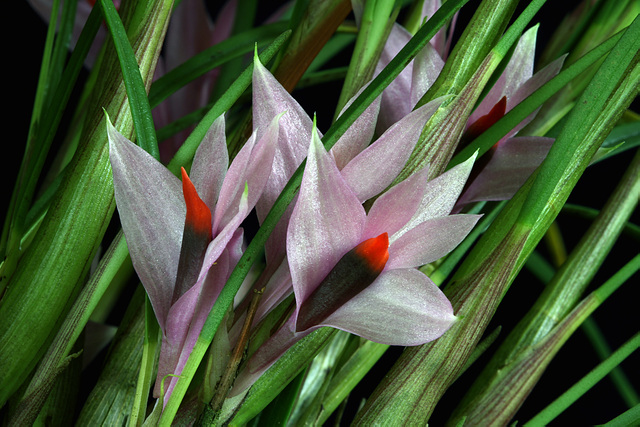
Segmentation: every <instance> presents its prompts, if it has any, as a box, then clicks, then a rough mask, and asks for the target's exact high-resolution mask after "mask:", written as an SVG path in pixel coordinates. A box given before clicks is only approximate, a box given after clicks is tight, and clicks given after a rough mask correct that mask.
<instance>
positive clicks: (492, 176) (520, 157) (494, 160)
mask: <svg viewBox="0 0 640 427" xmlns="http://www.w3.org/2000/svg"><path fill="white" fill-rule="evenodd" d="M553 141H554V139H553V138H544V137H537V136H523V137H515V138H509V139H507V140H505V141H501V142H500V143H498V144H497V146H496V148H495V150H494V151H493V154H492V155H491V159H490V160H489V162H488V163H487V165H486V166H485V167H484V168H483V169H482V170H481V171H480V173H479V174H478V176H477V177H476V178H475V179H474V180H473V182H472V183H471V184H470V185H469V187H468V188H467V189H466V190H465V191H464V193H463V194H462V196H460V200H459V201H458V206H462V205H464V204H467V203H471V202H476V201H480V200H507V199H510V198H511V197H512V196H513V195H514V194H515V193H516V191H518V190H519V189H520V187H522V184H524V182H525V181H526V180H527V179H528V178H529V176H530V175H531V174H532V173H533V171H534V170H535V169H536V168H537V167H538V166H540V164H541V163H542V161H543V160H544V158H545V157H546V156H547V153H548V152H549V150H550V149H551V145H552V144H553ZM487 154H489V153H487Z"/></svg>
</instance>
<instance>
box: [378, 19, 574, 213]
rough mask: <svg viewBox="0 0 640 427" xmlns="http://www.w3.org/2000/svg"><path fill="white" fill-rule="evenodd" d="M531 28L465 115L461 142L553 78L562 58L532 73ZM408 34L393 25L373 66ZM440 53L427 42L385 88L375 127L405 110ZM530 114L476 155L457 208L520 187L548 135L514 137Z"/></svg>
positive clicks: (429, 80)
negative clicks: (495, 77)
mask: <svg viewBox="0 0 640 427" xmlns="http://www.w3.org/2000/svg"><path fill="white" fill-rule="evenodd" d="M537 28H538V27H537V26H535V27H533V28H531V29H529V30H528V31H526V32H525V33H524V34H523V35H522V37H521V38H520V40H519V42H518V44H517V46H516V48H515V50H514V52H513V55H512V56H511V59H510V60H509V62H508V64H507V66H506V67H505V69H504V71H503V73H502V74H501V75H500V77H499V78H498V80H497V81H496V83H495V84H494V85H493V87H492V88H491V90H490V91H489V92H488V94H487V95H486V96H485V98H484V99H483V100H482V102H481V103H480V105H479V106H478V107H477V108H476V110H475V111H474V112H473V113H472V114H471V116H470V117H469V120H468V123H467V131H466V133H465V135H463V140H462V141H461V144H464V143H465V142H469V141H470V140H471V139H473V138H474V137H476V136H478V135H479V134H480V133H482V132H483V131H484V130H486V129H488V128H489V127H490V126H491V125H492V124H493V123H495V122H496V121H497V120H498V119H500V118H501V117H502V116H503V115H504V114H506V113H507V112H508V111H510V110H511V109H512V108H513V107H514V106H515V105H517V104H519V103H520V102H521V101H522V100H524V99H525V98H526V97H528V96H529V95H531V94H532V93H533V92H535V91H536V90H537V89H538V88H539V87H540V86H542V85H543V84H544V83H546V82H547V81H549V80H550V79H551V78H552V77H554V76H555V75H556V74H557V73H558V72H559V71H560V69H561V68H562V64H563V62H564V57H561V58H559V59H557V60H556V61H553V62H552V63H550V64H549V65H547V66H546V67H545V68H543V69H542V70H540V71H539V72H537V73H536V74H535V75H534V74H533V58H534V55H535V46H536V33H537ZM410 38H411V34H410V33H409V32H408V31H406V30H405V29H404V28H402V27H401V26H399V25H397V24H396V26H394V28H393V30H392V32H391V34H390V36H389V39H388V41H387V44H386V45H385V48H384V51H383V54H382V57H381V59H380V62H379V64H378V70H381V69H382V68H384V67H385V66H386V65H387V64H388V63H389V61H390V60H391V59H392V58H393V57H394V56H395V55H396V54H397V53H398V52H399V51H400V49H401V48H402V47H404V45H405V44H406V43H407V42H408V41H409V39H410ZM441 55H442V53H441V52H439V51H437V50H436V48H435V47H434V46H433V45H432V44H427V45H426V46H425V48H424V49H423V50H422V51H421V52H420V53H419V54H418V56H417V57H416V58H415V59H414V60H413V61H412V63H411V64H410V65H409V66H408V67H406V68H405V69H404V70H403V72H402V73H401V74H400V75H399V76H398V77H397V78H396V79H395V80H394V81H393V82H392V83H391V84H390V85H389V87H387V88H386V89H385V91H384V92H383V98H382V103H381V106H380V117H379V122H378V131H380V130H382V129H385V128H386V127H387V126H389V124H390V123H394V122H395V121H397V120H399V119H400V118H401V117H404V116H405V115H406V114H408V113H409V112H410V111H411V110H412V109H413V108H414V106H415V105H416V103H417V102H418V101H419V100H420V98H422V96H423V95H424V94H425V93H426V92H427V90H428V89H429V88H430V87H431V85H432V84H433V82H434V81H435V80H436V78H437V77H438V75H439V74H440V71H441V70H442V67H443V66H444V61H443V59H442V56H441ZM534 117H535V112H534V113H532V114H531V115H530V116H529V117H527V118H526V119H525V120H523V121H522V122H521V123H519V124H518V125H517V126H516V127H514V128H513V129H512V130H511V131H510V132H509V133H508V134H507V135H505V136H504V137H503V138H501V139H500V141H498V142H496V144H495V146H494V147H493V149H492V150H491V152H490V153H487V155H485V156H483V157H482V158H481V159H479V161H478V163H477V164H476V169H475V170H474V173H473V174H472V178H471V179H470V182H469V185H468V187H467V188H466V189H465V190H464V192H463V194H462V195H461V197H460V200H459V202H458V208H457V209H459V208H461V207H462V206H464V205H465V204H468V203H471V202H476V201H482V200H505V199H509V198H511V196H513V194H515V192H516V191H517V190H518V189H519V188H520V187H521V186H522V184H523V183H524V182H525V181H526V179H527V178H528V177H529V176H530V175H531V173H532V172H533V171H534V170H535V169H536V168H537V167H538V166H539V165H540V164H541V163H542V161H543V160H544V158H545V157H546V155H547V153H548V152H549V149H550V148H551V144H552V143H553V141H554V140H553V139H552V138H545V137H537V136H518V135H517V133H518V131H520V130H521V129H522V128H523V127H524V126H525V125H526V124H527V123H529V122H530V121H531V120H533V118H534Z"/></svg>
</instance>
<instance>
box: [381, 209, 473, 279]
mask: <svg viewBox="0 0 640 427" xmlns="http://www.w3.org/2000/svg"><path fill="white" fill-rule="evenodd" d="M480 217H481V215H449V216H444V217H441V218H434V219H430V220H427V221H425V222H423V223H422V224H420V225H418V226H416V227H414V228H413V229H411V230H409V231H407V232H406V233H403V234H402V235H401V236H399V237H395V236H392V237H391V239H390V241H391V244H390V246H389V261H388V262H387V268H388V269H393V268H411V267H419V266H421V265H425V264H429V263H430V262H433V261H436V260H438V259H440V258H442V257H443V256H445V255H446V254H448V253H449V252H451V251H452V250H453V249H455V247H456V246H458V245H459V244H460V242H462V240H463V239H464V238H465V237H467V234H469V232H470V231H471V230H472V229H473V227H474V226H475V225H476V222H478V220H479V219H480Z"/></svg>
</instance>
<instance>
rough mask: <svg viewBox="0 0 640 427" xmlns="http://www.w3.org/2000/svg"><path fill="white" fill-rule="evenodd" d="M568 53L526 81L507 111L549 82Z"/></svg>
mask: <svg viewBox="0 0 640 427" xmlns="http://www.w3.org/2000/svg"><path fill="white" fill-rule="evenodd" d="M566 57H567V55H562V56H561V57H560V58H558V59H556V60H555V61H553V62H551V63H550V64H548V65H547V66H546V67H544V68H543V69H542V70H540V71H538V72H537V73H535V74H534V75H533V77H531V78H530V79H529V80H527V81H526V82H524V84H523V85H522V86H520V87H519V88H518V90H517V91H516V92H515V93H514V94H513V95H512V96H511V98H510V99H509V104H508V105H507V111H509V110H511V109H512V108H513V107H515V106H516V105H518V104H519V103H520V102H522V101H523V100H524V99H525V98H527V97H528V96H529V95H531V94H532V93H533V92H535V91H536V90H538V89H539V88H540V86H542V85H543V84H545V83H547V82H548V81H549V80H551V79H552V78H553V77H555V76H556V75H557V74H558V73H559V72H560V70H561V69H562V65H563V64H564V60H565V58H566ZM539 110H540V107H538V108H537V109H536V110H535V111H534V112H533V113H531V114H529V115H528V116H527V118H525V119H524V120H523V121H521V122H520V123H518V125H517V126H515V127H514V128H513V129H511V130H510V131H509V132H508V133H507V134H506V135H505V136H504V137H502V139H501V140H505V139H507V138H510V137H512V136H513V135H515V134H516V133H517V132H518V131H519V130H520V129H522V128H523V127H525V126H526V125H527V124H529V122H531V120H533V118H534V117H535V116H536V114H538V111H539Z"/></svg>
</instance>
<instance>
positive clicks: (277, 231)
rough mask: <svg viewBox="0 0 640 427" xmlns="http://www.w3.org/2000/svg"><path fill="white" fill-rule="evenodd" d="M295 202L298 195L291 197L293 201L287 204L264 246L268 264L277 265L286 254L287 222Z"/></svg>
mask: <svg viewBox="0 0 640 427" xmlns="http://www.w3.org/2000/svg"><path fill="white" fill-rule="evenodd" d="M297 201H298V194H296V195H295V196H294V197H293V200H292V201H291V203H289V206H287V209H286V210H285V211H284V213H283V214H282V216H281V217H280V219H279V220H278V223H277V224H276V226H275V228H274V229H273V231H272V232H271V235H270V236H269V238H268V239H267V242H266V243H265V245H264V249H265V258H266V259H267V262H268V263H270V262H273V263H279V262H281V261H282V259H283V258H284V257H285V256H286V254H287V247H286V241H287V228H288V227H289V220H290V218H291V214H292V213H293V208H294V207H295V205H296V203H297Z"/></svg>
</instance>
